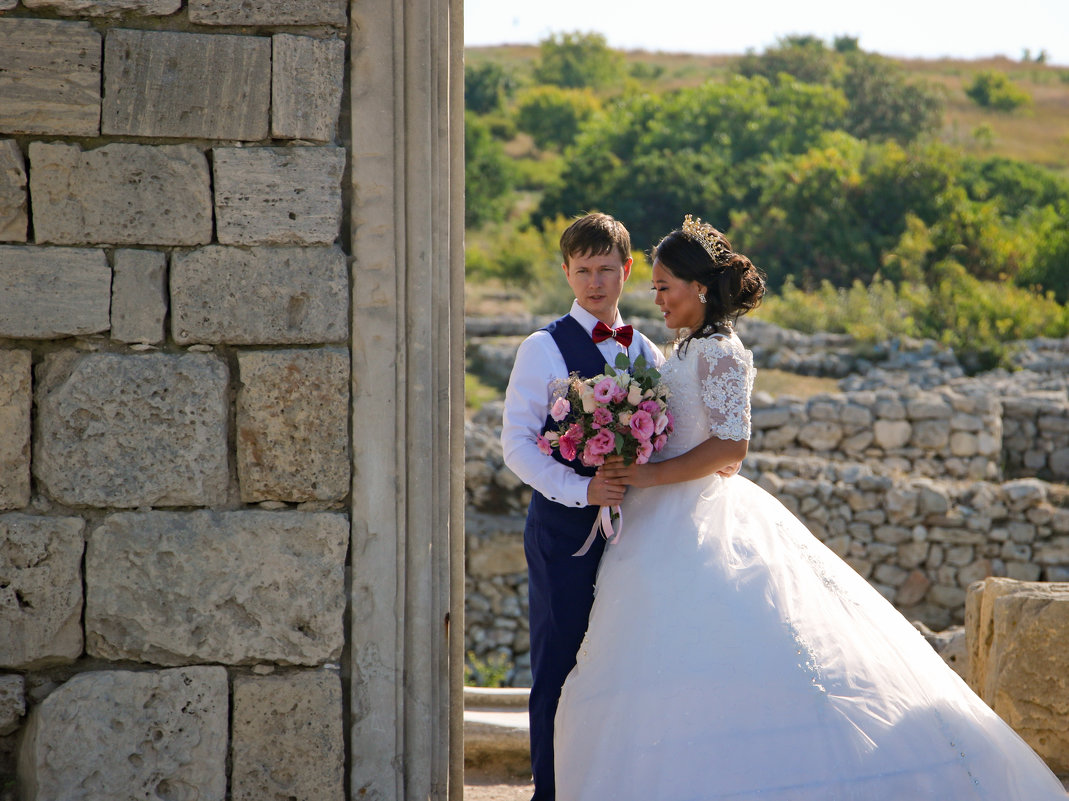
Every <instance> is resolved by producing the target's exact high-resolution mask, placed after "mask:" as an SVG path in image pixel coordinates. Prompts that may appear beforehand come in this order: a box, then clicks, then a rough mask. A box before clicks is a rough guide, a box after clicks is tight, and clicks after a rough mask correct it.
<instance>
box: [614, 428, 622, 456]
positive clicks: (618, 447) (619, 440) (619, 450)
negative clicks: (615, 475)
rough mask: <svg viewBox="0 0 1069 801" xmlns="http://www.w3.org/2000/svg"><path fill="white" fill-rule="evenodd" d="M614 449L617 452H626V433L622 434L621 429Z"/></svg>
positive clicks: (617, 434) (617, 433)
mask: <svg viewBox="0 0 1069 801" xmlns="http://www.w3.org/2000/svg"><path fill="white" fill-rule="evenodd" d="M614 450H615V451H616V452H617V453H623V452H624V435H623V434H621V433H620V432H619V431H617V432H616V448H615V449H614Z"/></svg>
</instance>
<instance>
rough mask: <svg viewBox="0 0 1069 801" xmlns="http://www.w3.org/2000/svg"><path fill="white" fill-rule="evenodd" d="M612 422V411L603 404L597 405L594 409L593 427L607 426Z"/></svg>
mask: <svg viewBox="0 0 1069 801" xmlns="http://www.w3.org/2000/svg"><path fill="white" fill-rule="evenodd" d="M611 422H612V412H610V411H609V410H608V409H606V408H605V407H604V406H599V407H598V408H596V409H595V410H594V428H601V427H603V426H607V425H608V424H609V423H611Z"/></svg>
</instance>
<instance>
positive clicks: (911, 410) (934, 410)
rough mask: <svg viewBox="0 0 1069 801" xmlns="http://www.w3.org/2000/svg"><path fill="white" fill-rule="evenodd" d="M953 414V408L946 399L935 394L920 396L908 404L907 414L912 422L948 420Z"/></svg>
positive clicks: (910, 400)
mask: <svg viewBox="0 0 1069 801" xmlns="http://www.w3.org/2000/svg"><path fill="white" fill-rule="evenodd" d="M953 412H954V409H953V407H952V406H951V405H950V404H949V403H947V401H946V399H944V398H942V397H940V396H938V395H934V394H927V395H918V396H917V397H915V398H910V399H909V400H908V401H907V402H906V414H907V415H909V419H910V420H947V419H949V418H950V416H951V415H952V414H953Z"/></svg>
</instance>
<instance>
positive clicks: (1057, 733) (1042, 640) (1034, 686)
mask: <svg viewBox="0 0 1069 801" xmlns="http://www.w3.org/2000/svg"><path fill="white" fill-rule="evenodd" d="M973 586H974V587H976V586H979V587H980V588H981V589H979V590H978V592H979V593H980V595H981V598H980V600H979V604H976V603H975V602H973V604H972V605H973V612H972V615H970V616H968V617H967V619H966V625H967V627H970V626H971V628H967V629H966V637H967V638H968V640H969V650H970V658H971V660H970V667H969V684H970V685H971V686H972V687H973V689H974V690H976V691H977V692H978V693H979V695H980V696H981V697H982V698H983V699H984V700H985V701H987V703H988V704H989V705H990V706H991V707H992V709H994V710H995V712H997V713H998V714H999V715H1000V716H1001V717H1002V718H1003V719H1004V720H1005V721H1006V722H1007V723H1009V724H1010V726H1011V727H1013V729H1014V730H1015V731H1017V733H1018V734H1020V735H1021V736H1022V737H1023V738H1024V739H1025V741H1027V742H1028V744H1029V745H1031V746H1032V748H1033V749H1035V751H1036V752H1037V753H1038V754H1039V755H1040V756H1041V757H1043V759H1044V760H1045V761H1046V762H1047V764H1048V765H1049V766H1050V768H1051V769H1052V770H1053V771H1054V772H1056V773H1062V774H1064V773H1069V731H1067V730H1066V728H1065V720H1066V716H1069V651H1067V650H1066V648H1065V647H1064V643H1065V639H1066V636H1067V635H1069V584H1065V583H1041V582H1015V581H1011V580H1009V579H986V580H985V581H984V582H983V584H980V585H973ZM974 592H976V591H975V590H973V589H972V588H970V596H971V595H972V594H973V593H974ZM977 607H978V609H977ZM972 658H975V663H974V662H973V661H972Z"/></svg>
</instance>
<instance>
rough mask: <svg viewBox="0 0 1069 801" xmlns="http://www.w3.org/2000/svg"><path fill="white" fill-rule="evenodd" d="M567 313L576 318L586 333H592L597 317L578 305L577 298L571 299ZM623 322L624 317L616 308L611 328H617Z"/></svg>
mask: <svg viewBox="0 0 1069 801" xmlns="http://www.w3.org/2000/svg"><path fill="white" fill-rule="evenodd" d="M568 313H569V314H570V315H571V316H572V317H574V318H575V319H576V321H577V322H578V323H579V325H581V326H583V328H584V329H586V332H587V333H588V334H590V333H592V332H593V331H594V326H595V325H597V324H598V318H597V317H595V316H594V315H593V314H591V313H590V312H588V311H587V310H586V309H584V308H583V307H582V306H580V305H579V301H578V300H573V301H572V310H571V311H570V312H568ZM623 324H624V318H623V317H622V316H621V315H620V310H619V309H617V310H616V322H614V323H613V324H612V326H611V328H619V327H620V326H621V325H623Z"/></svg>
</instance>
